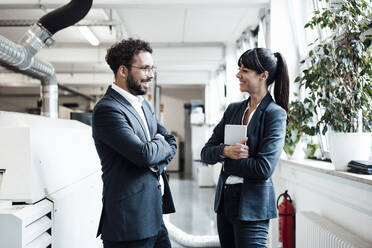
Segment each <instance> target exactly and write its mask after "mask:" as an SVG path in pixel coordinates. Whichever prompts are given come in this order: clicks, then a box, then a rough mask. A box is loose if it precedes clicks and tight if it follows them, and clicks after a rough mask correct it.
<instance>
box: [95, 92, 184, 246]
mask: <svg viewBox="0 0 372 248" xmlns="http://www.w3.org/2000/svg"><path fill="white" fill-rule="evenodd" d="M142 108H143V110H144V115H145V117H146V120H147V125H148V128H149V132H150V137H151V141H148V140H147V138H146V133H145V126H144V124H143V122H142V119H141V117H140V116H139V115H138V113H137V111H136V110H135V109H134V108H133V107H132V105H131V104H130V103H129V102H128V101H127V100H126V99H125V98H124V97H123V96H122V95H120V94H119V93H118V92H116V91H115V90H113V89H112V88H111V87H109V88H108V90H107V92H106V94H105V95H104V97H103V98H102V99H101V100H100V101H99V102H98V103H97V105H96V106H95V108H94V111H93V120H92V129H93V138H94V141H95V145H96V149H97V152H98V155H99V157H100V159H101V164H102V180H103V209H102V214H101V219H100V224H99V228H98V234H97V236H98V235H99V234H101V238H102V239H103V240H109V241H130V240H139V239H144V238H148V237H151V236H155V235H157V234H158V231H159V230H160V225H161V224H162V221H163V220H162V214H163V213H172V212H175V209H174V205H173V200H172V196H171V192H170V189H169V185H168V178H167V175H166V173H165V171H164V170H163V169H164V167H165V166H166V165H167V164H168V162H169V161H170V160H171V159H172V158H173V156H174V155H175V153H176V149H177V146H176V140H175V138H174V136H173V135H171V134H170V133H169V131H168V130H166V129H165V128H164V127H163V126H162V125H161V124H160V123H159V121H158V120H157V118H156V117H155V115H154V113H153V111H152V110H151V107H150V106H149V104H148V103H147V102H146V101H143V106H142ZM157 133H160V134H161V135H163V136H164V138H165V139H163V138H161V137H159V136H155V135H156V134H157ZM153 166H156V167H158V168H159V172H158V174H157V173H154V172H153V171H151V170H150V167H153ZM160 175H161V176H162V177H163V179H164V184H165V185H164V195H163V197H162V194H161V186H160V183H159V180H158V176H160Z"/></svg>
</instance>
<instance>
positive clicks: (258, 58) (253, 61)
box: [238, 48, 289, 113]
mask: <svg viewBox="0 0 372 248" xmlns="http://www.w3.org/2000/svg"><path fill="white" fill-rule="evenodd" d="M238 66H242V67H245V68H248V69H250V70H254V71H256V72H257V73H258V74H261V73H263V72H265V71H267V72H268V73H269V77H268V78H267V80H266V84H267V86H269V85H270V84H272V83H273V82H274V81H275V86H274V97H275V101H276V103H277V104H278V105H279V106H281V107H282V108H283V109H284V110H285V111H287V113H288V104H289V76H288V69H287V64H286V62H285V60H284V58H283V56H282V55H281V54H280V53H272V52H271V51H270V49H267V48H254V49H249V50H247V51H246V52H244V53H243V54H242V55H241V56H240V58H239V60H238Z"/></svg>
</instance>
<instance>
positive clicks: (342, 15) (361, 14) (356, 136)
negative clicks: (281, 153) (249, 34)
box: [295, 0, 372, 170]
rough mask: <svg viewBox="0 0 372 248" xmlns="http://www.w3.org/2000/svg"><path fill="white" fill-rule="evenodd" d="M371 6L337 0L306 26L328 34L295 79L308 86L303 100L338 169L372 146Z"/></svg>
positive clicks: (361, 156)
mask: <svg viewBox="0 0 372 248" xmlns="http://www.w3.org/2000/svg"><path fill="white" fill-rule="evenodd" d="M326 2H328V1H326ZM370 6H371V2H370V0H369V1H368V2H367V1H364V0H338V1H336V3H334V4H329V7H327V8H323V9H322V11H315V12H314V17H313V18H312V19H311V21H310V22H308V23H307V24H306V25H305V28H311V29H313V28H317V27H318V28H320V29H322V30H326V31H328V33H330V36H329V37H328V38H327V39H325V40H323V41H322V42H318V43H317V45H315V46H314V47H313V49H312V50H311V51H310V52H309V55H308V57H307V58H306V59H305V60H304V61H302V63H305V66H306V67H307V68H306V69H304V70H303V71H302V72H301V74H300V75H299V76H298V77H297V78H296V80H295V81H296V82H298V83H299V84H300V87H304V88H305V89H306V93H307V97H306V98H305V100H304V102H305V101H306V102H308V103H309V104H308V105H309V106H314V109H313V111H312V112H311V113H312V116H311V117H313V118H315V119H316V120H317V121H316V132H318V133H322V134H323V135H324V134H326V133H327V136H328V145H329V151H330V157H331V160H332V163H333V164H334V166H335V167H336V170H346V168H347V163H348V162H349V161H350V160H352V159H359V160H367V159H368V157H369V153H370V151H371V133H370V132H371V128H372V85H371V72H372V69H371V64H372V60H371V48H370V46H371V39H370V38H366V39H364V40H363V39H362V38H361V35H362V34H363V33H364V32H365V31H366V30H367V29H368V24H369V23H370V22H371V20H370V19H369V18H368V15H369V14H370ZM327 131H328V132H327Z"/></svg>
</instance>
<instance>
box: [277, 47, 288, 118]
mask: <svg viewBox="0 0 372 248" xmlns="http://www.w3.org/2000/svg"><path fill="white" fill-rule="evenodd" d="M274 56H275V57H276V58H277V67H276V75H275V86H274V97H275V101H276V103H277V104H278V105H279V106H281V107H282V108H283V109H284V110H285V111H286V112H287V113H288V105H289V76H288V69H287V63H286V62H285V60H284V58H283V56H282V55H281V54H280V53H274Z"/></svg>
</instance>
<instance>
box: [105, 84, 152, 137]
mask: <svg viewBox="0 0 372 248" xmlns="http://www.w3.org/2000/svg"><path fill="white" fill-rule="evenodd" d="M106 94H109V95H110V96H112V97H113V98H114V99H115V100H116V101H118V102H119V103H120V104H121V105H122V106H123V107H124V108H126V109H127V110H128V111H129V112H130V113H132V115H133V116H134V117H135V118H136V119H137V121H138V122H139V123H140V126H141V128H142V131H143V135H144V137H146V130H145V126H144V123H143V121H142V119H141V117H140V116H139V114H138V113H137V111H136V110H135V109H134V108H133V106H132V104H130V103H129V102H128V101H127V99H125V98H124V97H123V96H122V95H120V94H119V93H118V92H117V91H116V90H113V89H112V88H111V86H109V88H108V89H107V93H106ZM146 118H147V117H146Z"/></svg>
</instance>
